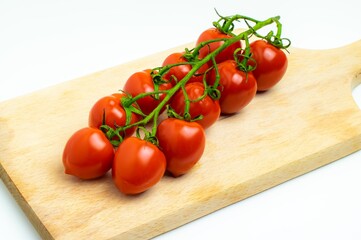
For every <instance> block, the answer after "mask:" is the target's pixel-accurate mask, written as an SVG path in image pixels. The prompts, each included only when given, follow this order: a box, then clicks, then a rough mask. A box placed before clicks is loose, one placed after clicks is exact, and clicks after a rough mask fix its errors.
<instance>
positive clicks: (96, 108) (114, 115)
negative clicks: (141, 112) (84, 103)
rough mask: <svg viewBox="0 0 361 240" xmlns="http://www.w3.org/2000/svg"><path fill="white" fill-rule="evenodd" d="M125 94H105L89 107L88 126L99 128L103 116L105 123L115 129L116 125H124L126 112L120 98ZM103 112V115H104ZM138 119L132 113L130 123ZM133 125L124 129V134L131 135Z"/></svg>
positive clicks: (133, 129)
mask: <svg viewBox="0 0 361 240" xmlns="http://www.w3.org/2000/svg"><path fill="white" fill-rule="evenodd" d="M125 96H126V94H123V93H114V94H112V95H110V96H105V97H102V98H101V99H99V100H98V101H97V102H96V103H95V104H94V105H93V107H92V108H91V110H90V112H89V120H88V121H89V127H94V128H99V127H100V126H101V125H103V117H104V116H105V124H106V125H108V126H109V127H111V128H113V129H115V128H117V126H118V127H119V126H125V123H126V113H125V110H124V108H123V107H122V105H121V103H120V100H121V98H122V97H125ZM104 114H105V115H104ZM138 120H139V117H138V115H136V114H135V113H132V116H131V120H130V124H132V123H135V122H137V121H138ZM135 129H136V128H135V127H133V128H128V129H127V130H125V136H124V137H129V136H131V135H132V134H133V133H134V131H135Z"/></svg>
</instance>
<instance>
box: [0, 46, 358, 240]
mask: <svg viewBox="0 0 361 240" xmlns="http://www.w3.org/2000/svg"><path fill="white" fill-rule="evenodd" d="M187 46H188V47H189V46H191V45H189V44H188V45H187ZM184 47H186V45H185V46H180V47H178V48H175V49H170V50H168V51H165V52H162V53H158V54H155V55H152V56H149V57H146V58H144V59H140V60H137V61H134V62H130V63H127V64H123V65H119V66H115V67H112V68H110V69H107V70H104V71H101V72H97V73H94V74H91V75H88V76H85V77H81V78H78V79H75V80H72V81H68V82H64V83H62V84H58V85H56V86H53V87H50V88H46V89H44V90H41V91H38V92H34V93H31V94H28V95H26V96H22V97H18V98H15V99H12V100H8V101H5V102H2V103H0V136H1V139H0V162H1V164H0V175H1V178H2V179H3V181H4V182H5V184H6V186H7V187H8V188H9V190H10V191H11V193H12V194H13V195H14V197H15V198H16V200H17V201H18V203H19V204H20V206H21V207H22V209H23V210H24V212H25V213H26V214H27V216H28V217H29V218H30V220H31V221H32V223H33V224H34V226H35V227H36V229H37V230H38V231H39V233H40V234H41V235H42V237H43V238H45V239H144V238H150V237H153V236H156V235H159V234H161V233H164V232H166V231H169V230H171V229H174V228H176V227H178V226H180V225H182V224H185V223H188V222H190V221H192V220H194V219H196V218H199V217H202V216H204V215H206V214H209V213H211V212H213V211H216V210H217V209H220V208H223V207H225V206H227V205H230V204H232V203H234V202H237V201H240V200H242V199H244V198H247V197H249V196H252V195H254V194H256V193H259V192H261V191H264V190H266V189H268V188H271V187H273V186H276V185H278V184H280V183H282V182H285V181H287V180H289V179H292V178H294V177H297V176H299V175H302V174H304V173H307V172H309V171H311V170H313V169H315V168H318V167H321V166H323V165H325V164H328V163H330V162H332V161H335V160H337V159H340V158H341V157H343V156H345V155H348V154H350V153H352V152H354V151H356V150H358V149H360V148H361V113H360V110H359V108H358V107H357V105H356V104H355V102H354V100H353V98H352V95H351V90H352V88H353V87H355V86H356V85H358V84H359V83H360V82H361V41H359V42H355V43H353V44H351V45H348V46H345V47H342V48H337V49H330V50H322V51H320V50H302V49H297V48H292V49H291V50H290V52H291V53H290V55H289V69H288V72H287V74H286V76H285V78H284V80H283V81H281V82H280V83H279V85H277V86H276V87H275V88H274V89H272V90H270V91H268V92H266V93H262V94H257V96H256V98H255V99H254V100H253V101H252V102H251V104H250V105H249V106H247V108H245V109H244V110H242V111H241V112H240V113H238V114H235V115H233V116H229V117H222V118H221V119H220V120H219V121H218V122H217V123H216V124H215V125H214V126H213V127H212V128H210V129H209V130H207V143H206V150H205V154H204V156H203V157H202V159H201V161H200V162H199V163H198V164H197V165H196V166H195V168H194V169H193V170H192V171H191V172H190V173H189V174H187V175H185V176H182V177H180V178H177V179H174V178H172V177H168V176H165V177H164V178H163V179H162V180H161V182H160V183H159V184H158V185H156V186H155V187H154V188H152V189H151V190H149V191H147V192H145V193H144V194H141V195H139V196H135V197H128V196H124V195H122V194H121V193H120V192H118V190H117V189H116V188H115V186H114V184H113V182H112V180H111V176H110V173H109V174H108V175H107V176H106V177H104V178H102V179H99V180H94V181H81V180H78V179H76V178H73V177H71V176H68V175H65V174H64V170H63V166H62V162H61V154H62V150H63V147H64V145H65V142H66V141H67V139H68V138H69V136H70V135H71V134H72V133H73V132H74V131H75V130H77V129H79V128H81V127H84V126H86V124H87V115H88V111H89V109H90V107H91V106H92V105H93V104H94V102H95V101H96V100H97V99H98V98H100V97H102V96H104V95H107V94H111V93H113V92H116V91H117V90H118V89H121V88H122V86H123V84H124V82H125V81H126V79H127V78H128V77H129V76H130V75H131V74H132V73H133V72H135V71H138V70H143V69H146V68H152V67H155V66H159V65H160V64H161V62H162V60H163V59H164V58H165V57H166V56H167V55H168V54H169V53H170V52H173V51H176V50H182V49H184ZM345 56H347V57H345Z"/></svg>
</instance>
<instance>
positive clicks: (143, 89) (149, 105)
mask: <svg viewBox="0 0 361 240" xmlns="http://www.w3.org/2000/svg"><path fill="white" fill-rule="evenodd" d="M171 87H172V84H171V83H164V84H161V85H160V86H159V90H167V89H170V88H171ZM123 90H124V92H126V93H128V94H131V95H132V96H133V97H135V96H137V95H139V94H141V93H147V92H153V91H154V83H153V79H152V76H151V70H150V69H147V70H144V71H140V72H136V73H134V74H132V75H131V76H130V77H129V78H128V80H127V81H126V83H125V85H124V89H123ZM164 97H165V94H164V93H161V94H159V99H155V98H153V97H152V96H147V97H144V98H141V99H139V100H138V101H137V103H138V105H139V107H140V109H141V110H142V111H143V113H144V114H146V115H148V114H149V113H151V112H152V111H153V110H154V109H155V108H156V107H157V106H158V104H159V103H160V102H161V101H162V100H163V99H164Z"/></svg>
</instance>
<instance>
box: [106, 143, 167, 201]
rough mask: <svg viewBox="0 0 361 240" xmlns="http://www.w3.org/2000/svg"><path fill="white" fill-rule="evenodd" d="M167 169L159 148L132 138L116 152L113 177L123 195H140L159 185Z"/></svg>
mask: <svg viewBox="0 0 361 240" xmlns="http://www.w3.org/2000/svg"><path fill="white" fill-rule="evenodd" d="M165 169H166V159H165V156H164V154H163V153H162V152H161V151H160V150H159V148H158V147H157V146H155V145H154V144H152V143H150V142H147V141H145V140H142V139H139V138H136V137H130V138H127V139H125V140H124V141H123V142H122V143H121V144H120V145H119V147H118V149H117V151H116V152H115V157H114V162H113V169H112V176H113V181H114V183H115V185H116V186H117V188H118V189H119V190H120V191H121V192H122V193H124V194H138V193H141V192H144V191H146V190H148V189H149V188H151V187H152V186H154V185H155V184H156V183H158V182H159V181H160V179H161V178H162V177H163V175H164V172H165Z"/></svg>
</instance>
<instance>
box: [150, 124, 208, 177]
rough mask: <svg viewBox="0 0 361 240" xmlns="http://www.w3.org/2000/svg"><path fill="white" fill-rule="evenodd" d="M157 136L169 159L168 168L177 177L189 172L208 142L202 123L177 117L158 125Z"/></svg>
mask: <svg viewBox="0 0 361 240" xmlns="http://www.w3.org/2000/svg"><path fill="white" fill-rule="evenodd" d="M157 138H158V141H159V147H160V148H161V150H162V151H163V153H164V155H165V157H166V159H167V170H168V171H169V172H170V173H172V174H173V176H175V177H178V176H180V175H182V174H185V173H187V172H188V171H189V170H190V169H191V168H192V167H193V166H194V165H195V164H196V163H197V162H198V161H199V159H200V158H201V156H202V154H203V152H204V148H205V142H206V135H205V132H204V129H203V127H202V126H201V125H199V124H198V123H196V122H186V121H183V120H179V119H175V118H168V119H165V120H163V121H162V122H161V123H160V124H159V125H158V129H157Z"/></svg>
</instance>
